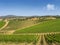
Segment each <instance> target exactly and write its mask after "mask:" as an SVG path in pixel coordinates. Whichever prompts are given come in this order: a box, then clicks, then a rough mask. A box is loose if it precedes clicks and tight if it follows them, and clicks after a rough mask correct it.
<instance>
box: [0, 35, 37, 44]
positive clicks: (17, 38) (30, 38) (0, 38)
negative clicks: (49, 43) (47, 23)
mask: <svg viewBox="0 0 60 45" xmlns="http://www.w3.org/2000/svg"><path fill="white" fill-rule="evenodd" d="M37 40H38V36H37V35H0V42H21V43H23V42H28V43H30V42H34V43H36V42H37Z"/></svg>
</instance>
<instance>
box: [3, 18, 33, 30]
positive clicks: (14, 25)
mask: <svg viewBox="0 0 60 45" xmlns="http://www.w3.org/2000/svg"><path fill="white" fill-rule="evenodd" d="M32 24H34V21H27V20H24V21H20V20H17V19H16V20H10V21H9V24H8V26H7V27H6V28H4V29H3V30H16V29H21V28H24V27H27V26H30V25H32Z"/></svg>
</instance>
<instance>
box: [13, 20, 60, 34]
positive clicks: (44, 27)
mask: <svg viewBox="0 0 60 45" xmlns="http://www.w3.org/2000/svg"><path fill="white" fill-rule="evenodd" d="M59 31H60V19H56V20H50V21H45V22H41V23H40V24H38V25H35V26H32V27H29V28H25V29H21V30H17V31H15V32H14V33H15V34H19V33H41V32H59Z"/></svg>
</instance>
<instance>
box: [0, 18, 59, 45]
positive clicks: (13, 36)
mask: <svg viewBox="0 0 60 45" xmlns="http://www.w3.org/2000/svg"><path fill="white" fill-rule="evenodd" d="M5 20H6V19H5ZM6 23H8V24H6ZM6 23H5V22H4V21H0V28H2V27H4V28H2V29H1V30H0V45H60V19H48V20H46V19H44V20H43V19H41V20H40V19H39V20H30V19H29V20H18V19H13V20H7V21H6ZM4 25H6V26H4Z"/></svg>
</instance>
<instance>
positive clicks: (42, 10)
mask: <svg viewBox="0 0 60 45" xmlns="http://www.w3.org/2000/svg"><path fill="white" fill-rule="evenodd" d="M1 15H4V16H5V15H19V16H32V15H40V16H41V15H60V0H0V16H1Z"/></svg>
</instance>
